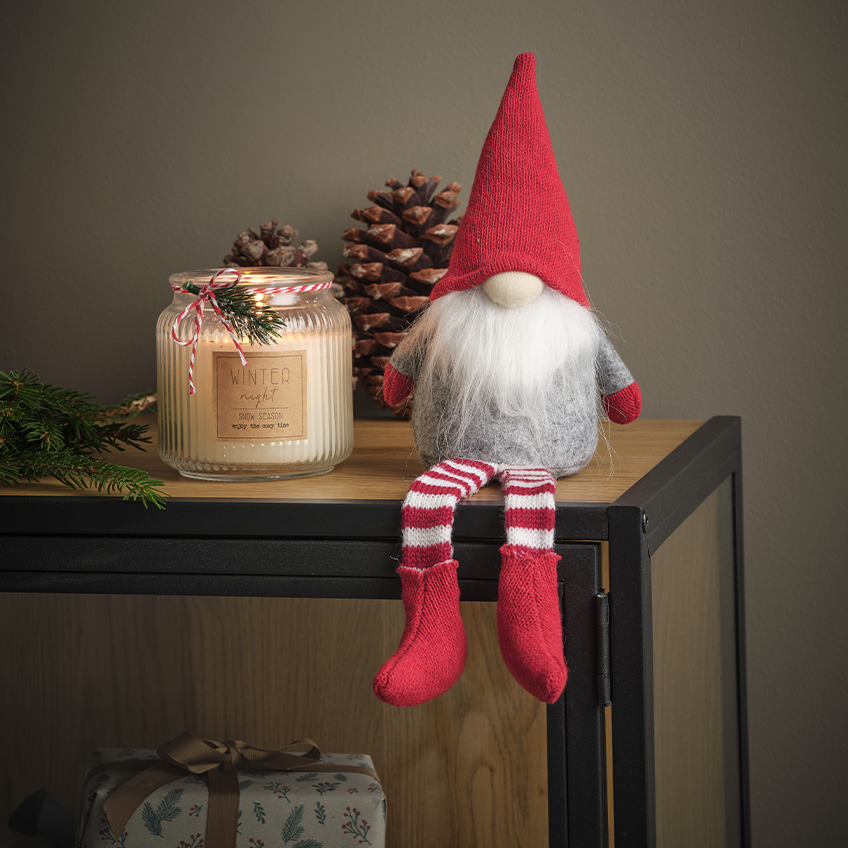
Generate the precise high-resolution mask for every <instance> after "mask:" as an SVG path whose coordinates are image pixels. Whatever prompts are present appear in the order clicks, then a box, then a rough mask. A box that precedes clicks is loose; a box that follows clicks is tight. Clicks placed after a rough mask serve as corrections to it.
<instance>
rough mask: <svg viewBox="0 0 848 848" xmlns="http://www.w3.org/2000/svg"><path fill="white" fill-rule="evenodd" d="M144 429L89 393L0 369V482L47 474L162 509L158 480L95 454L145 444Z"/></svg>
mask: <svg viewBox="0 0 848 848" xmlns="http://www.w3.org/2000/svg"><path fill="white" fill-rule="evenodd" d="M146 430H147V427H146V425H143V424H137V423H128V422H127V421H126V420H121V419H120V417H119V416H118V415H117V414H116V413H115V412H114V410H112V411H110V410H108V409H107V408H106V407H102V406H100V405H98V404H96V403H94V402H93V400H92V399H91V397H90V396H89V395H86V394H84V393H82V392H78V391H74V390H72V389H61V388H57V387H56V386H51V385H49V384H48V383H42V382H41V381H40V380H39V379H38V376H37V375H36V374H35V373H34V372H32V371H30V370H29V369H27V368H23V369H20V370H16V371H9V372H3V371H0V484H2V485H14V484H15V483H17V482H18V480H20V479H25V480H32V481H38V480H42V479H44V477H47V476H52V477H54V478H55V479H56V480H58V481H59V482H60V483H63V484H64V485H66V486H70V487H71V488H78V489H82V488H86V487H93V488H95V489H97V490H98V491H106V492H114V491H123V492H125V494H124V500H140V501H141V502H142V504H143V505H144V506H145V507H146V506H147V505H148V504H154V505H155V506H157V507H159V508H161V507H162V506H164V498H165V493H164V492H162V491H160V490H158V489H157V487H161V486H162V485H163V484H162V481H161V480H156V479H154V478H152V477H150V475H148V474H147V473H146V472H144V471H140V470H139V469H135V468H124V467H122V466H119V465H114V464H112V463H109V462H107V461H106V460H105V459H102V458H100V457H98V456H95V454H97V453H99V452H100V451H103V450H107V449H111V448H114V449H116V450H123V449H124V448H125V447H126V446H131V447H135V448H141V446H142V444H143V443H149V442H150V437H149V436H147V435H146Z"/></svg>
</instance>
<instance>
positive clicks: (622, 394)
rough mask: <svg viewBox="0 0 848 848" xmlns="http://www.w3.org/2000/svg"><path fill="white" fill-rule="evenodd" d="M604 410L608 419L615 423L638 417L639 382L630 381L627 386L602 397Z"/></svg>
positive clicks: (640, 401)
mask: <svg viewBox="0 0 848 848" xmlns="http://www.w3.org/2000/svg"><path fill="white" fill-rule="evenodd" d="M604 411H605V412H606V414H607V415H608V416H609V419H610V421H614V422H615V423H616V424H629V423H630V422H631V421H635V420H636V419H637V418H638V417H639V413H640V412H641V411H642V393H641V392H640V391H639V384H638V383H637V382H635V381H634V382H632V383H631V384H630V385H629V386H625V387H624V388H623V389H619V390H618V391H617V392H613V393H612V394H611V395H607V396H606V397H605V398H604Z"/></svg>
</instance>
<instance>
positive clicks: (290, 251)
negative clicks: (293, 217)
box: [224, 220, 327, 271]
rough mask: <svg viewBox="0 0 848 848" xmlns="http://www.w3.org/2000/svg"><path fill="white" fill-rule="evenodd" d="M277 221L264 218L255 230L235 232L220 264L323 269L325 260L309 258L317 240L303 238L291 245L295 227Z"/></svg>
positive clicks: (294, 239) (295, 239) (313, 252)
mask: <svg viewBox="0 0 848 848" xmlns="http://www.w3.org/2000/svg"><path fill="white" fill-rule="evenodd" d="M279 223H280V222H279V221H277V220H273V221H268V222H267V223H265V224H263V225H262V226H261V227H260V228H259V232H258V233H257V232H256V230H254V229H253V227H251V228H250V229H249V230H247V231H246V232H244V233H239V234H238V235H237V236H236V240H235V241H234V242H233V247H232V252H231V253H228V254H227V255H226V256H225V257H224V264H225V265H227V266H229V267H233V266H236V267H256V266H260V265H268V266H276V267H286V268H303V267H307V268H320V269H321V270H322V271H326V270H327V263H326V262H310V261H309V260H310V259H311V258H312V256H313V255H314V254H315V252H316V251H317V250H318V244H317V242H315V241H313V240H312V239H307V240H306V241H303V242H301V243H300V246H299V247H295V244H294V243H295V241H297V236H298V233H297V230H296V229H295V228H294V227H292V226H289V225H286V226H285V227H280V226H279Z"/></svg>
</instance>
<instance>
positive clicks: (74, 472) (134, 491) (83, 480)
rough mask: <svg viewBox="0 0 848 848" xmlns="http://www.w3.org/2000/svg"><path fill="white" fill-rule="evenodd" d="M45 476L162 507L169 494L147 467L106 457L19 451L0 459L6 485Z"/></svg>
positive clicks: (35, 479)
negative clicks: (10, 456)
mask: <svg viewBox="0 0 848 848" xmlns="http://www.w3.org/2000/svg"><path fill="white" fill-rule="evenodd" d="M7 463H8V466H7ZM7 467H8V469H9V470H8V471H7V470H6V469H7ZM4 471H6V473H4ZM13 475H14V477H13ZM45 477H53V478H54V479H56V480H58V481H59V482H60V483H62V484H63V485H65V486H68V487H70V488H72V489H86V488H93V489H95V490H97V491H98V492H107V493H111V492H121V491H123V492H124V493H125V494H124V497H123V499H124V500H125V501H127V500H133V501H135V500H139V501H141V503H142V504H143V505H144V506H145V507H147V505H148V504H153V506H155V507H157V508H159V509H162V508H164V506H165V498H166V497H167V495H166V494H165V492H163V491H161V489H160V487H161V486H163V485H164V483H163V482H162V481H161V480H156V479H155V478H153V477H151V476H150V475H149V474H148V473H147V472H146V471H142V470H141V469H139V468H127V467H124V466H121V465H113V464H112V463H111V462H107V461H106V460H105V459H101V458H99V457H90V456H85V455H79V454H75V453H73V452H71V451H61V452H57V453H46V452H42V451H30V452H23V451H19V452H18V453H17V455H16V456H15V457H14V458H13V459H11V458H4V460H3V461H2V462H0V481H2V482H3V483H5V484H7V485H14V483H16V482H17V481H18V479H24V480H30V481H32V482H39V481H41V480H43V479H44V478H45ZM10 478H11V482H10Z"/></svg>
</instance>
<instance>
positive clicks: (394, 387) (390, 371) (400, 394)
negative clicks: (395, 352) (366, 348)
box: [383, 362, 413, 406]
mask: <svg viewBox="0 0 848 848" xmlns="http://www.w3.org/2000/svg"><path fill="white" fill-rule="evenodd" d="M412 388H413V382H412V380H410V379H409V377H407V376H406V374H401V373H400V371H398V370H397V369H395V368H392V363H391V362H387V363H386V367H385V368H384V369H383V400H384V401H385V402H386V403H387V404H389V406H397V405H398V404H399V403H400V402H401V401H402V400H403V399H404V398H405V397H406V396H407V395H409V394H410V393H411V392H412Z"/></svg>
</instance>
